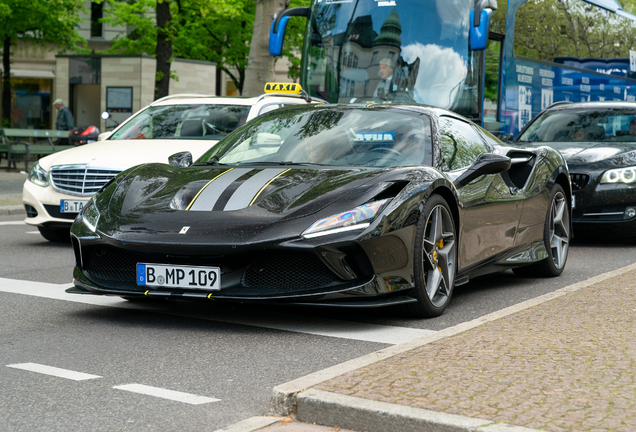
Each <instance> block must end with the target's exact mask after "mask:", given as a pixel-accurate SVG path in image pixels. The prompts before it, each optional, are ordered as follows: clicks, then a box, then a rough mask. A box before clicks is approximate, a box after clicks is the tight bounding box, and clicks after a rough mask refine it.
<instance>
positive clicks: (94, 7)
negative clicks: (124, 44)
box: [91, 3, 104, 38]
mask: <svg viewBox="0 0 636 432" xmlns="http://www.w3.org/2000/svg"><path fill="white" fill-rule="evenodd" d="M103 8H104V4H103V3H91V37H92V38H100V37H103V36H104V35H103V31H102V22H101V19H102V13H103Z"/></svg>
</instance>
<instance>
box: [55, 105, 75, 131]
mask: <svg viewBox="0 0 636 432" xmlns="http://www.w3.org/2000/svg"><path fill="white" fill-rule="evenodd" d="M53 106H54V107H55V109H56V110H57V120H56V121H55V129H57V130H64V131H67V130H71V129H73V127H75V119H73V114H71V110H69V109H68V108H67V107H65V106H64V102H63V101H62V99H55V102H53Z"/></svg>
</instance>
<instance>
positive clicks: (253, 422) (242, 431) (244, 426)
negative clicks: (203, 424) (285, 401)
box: [214, 416, 282, 432]
mask: <svg viewBox="0 0 636 432" xmlns="http://www.w3.org/2000/svg"><path fill="white" fill-rule="evenodd" d="M281 420H282V418H281V417H265V416H263V417H250V418H248V419H246V420H243V421H240V422H238V423H234V424H232V425H229V426H226V427H224V428H222V429H217V430H215V431H214V432H253V431H256V430H258V429H262V428H264V427H267V426H270V425H273V424H274V423H279V422H280V421H281Z"/></svg>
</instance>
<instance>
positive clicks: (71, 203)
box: [60, 200, 88, 213]
mask: <svg viewBox="0 0 636 432" xmlns="http://www.w3.org/2000/svg"><path fill="white" fill-rule="evenodd" d="M87 202H88V200H61V201H60V211H61V212H62V213H79V212H80V211H82V209H83V208H84V206H85V205H86V203H87Z"/></svg>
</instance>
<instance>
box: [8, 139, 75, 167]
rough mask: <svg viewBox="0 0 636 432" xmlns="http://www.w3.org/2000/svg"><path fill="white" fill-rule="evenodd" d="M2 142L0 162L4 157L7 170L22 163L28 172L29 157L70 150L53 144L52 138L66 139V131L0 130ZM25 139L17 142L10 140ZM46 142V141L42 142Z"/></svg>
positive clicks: (69, 146) (65, 146) (67, 146)
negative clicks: (17, 163)
mask: <svg viewBox="0 0 636 432" xmlns="http://www.w3.org/2000/svg"><path fill="white" fill-rule="evenodd" d="M0 134H1V135H2V140H1V141H0V161H1V160H2V156H3V155H4V156H5V158H6V159H7V162H8V164H7V169H11V165H13V167H14V168H16V169H17V167H16V162H21V161H24V166H25V170H26V171H28V170H29V159H30V157H31V156H38V157H42V156H48V155H50V154H53V153H55V152H58V151H62V150H66V149H69V148H72V147H74V146H72V145H59V144H55V143H54V142H53V138H58V139H59V138H68V131H58V130H51V129H9V128H0ZM9 137H11V138H22V139H24V138H27V139H28V140H29V141H30V142H26V141H25V140H22V141H17V140H13V139H11V138H9ZM44 140H46V141H44Z"/></svg>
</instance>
